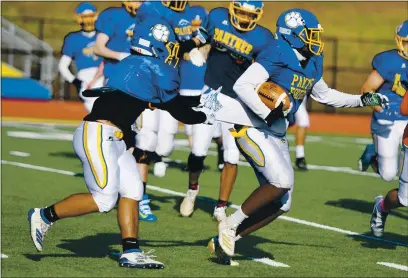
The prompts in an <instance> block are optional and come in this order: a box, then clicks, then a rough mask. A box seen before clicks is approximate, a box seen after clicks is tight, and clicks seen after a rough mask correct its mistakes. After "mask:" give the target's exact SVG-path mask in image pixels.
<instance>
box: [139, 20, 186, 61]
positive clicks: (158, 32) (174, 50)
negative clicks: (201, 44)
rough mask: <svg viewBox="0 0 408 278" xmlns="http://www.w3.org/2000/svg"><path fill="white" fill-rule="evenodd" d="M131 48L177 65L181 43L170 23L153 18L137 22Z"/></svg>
mask: <svg viewBox="0 0 408 278" xmlns="http://www.w3.org/2000/svg"><path fill="white" fill-rule="evenodd" d="M133 34H134V35H133V37H132V40H131V49H132V50H133V51H135V52H137V53H139V54H141V55H145V56H150V57H155V58H158V59H160V60H162V61H163V62H164V63H165V64H169V65H173V66H174V67H176V66H177V64H178V62H179V57H178V52H179V49H180V45H179V43H178V42H177V40H176V35H175V34H174V31H173V29H172V27H171V26H170V24H169V23H168V22H167V21H165V20H163V19H160V18H151V19H147V20H145V21H142V22H141V23H139V24H136V26H135V29H134V30H133Z"/></svg>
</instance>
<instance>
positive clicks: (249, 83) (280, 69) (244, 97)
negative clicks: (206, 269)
mask: <svg viewBox="0 0 408 278" xmlns="http://www.w3.org/2000/svg"><path fill="white" fill-rule="evenodd" d="M322 32H323V28H322V26H321V25H320V23H319V21H318V20H317V18H316V17H315V16H314V14H312V13H311V12H309V11H306V10H303V9H291V10H287V11H285V12H283V13H282V14H281V15H280V16H279V18H278V20H277V30H276V33H277V39H276V40H274V41H272V42H270V45H269V46H268V47H267V48H265V49H264V50H263V51H262V52H261V53H260V54H259V55H258V56H257V57H256V59H255V62H254V63H253V64H252V65H251V66H250V67H249V68H248V69H247V70H246V71H245V73H244V74H243V75H242V76H241V77H240V78H239V79H238V80H237V81H236V83H235V85H234V87H233V89H234V91H235V92H236V93H237V95H238V97H239V99H240V101H242V102H243V103H244V104H245V106H246V107H248V108H249V109H250V110H251V111H252V112H251V113H252V114H248V113H246V112H245V110H242V109H238V110H236V113H234V114H233V115H228V116H229V117H230V118H231V117H232V118H235V120H236V123H238V124H239V123H240V119H241V118H243V117H248V116H251V115H254V116H251V117H256V119H257V120H258V121H259V122H260V124H258V125H257V127H256V128H255V127H250V126H242V125H236V126H235V129H236V131H235V137H236V142H237V145H238V146H239V149H240V151H241V153H242V154H243V155H244V156H245V158H246V159H247V161H248V162H249V163H250V164H251V166H252V168H253V169H254V171H255V174H256V176H257V178H258V181H259V187H258V188H257V189H256V190H255V191H254V192H253V193H252V194H251V195H250V196H249V197H248V198H247V199H246V200H245V201H244V203H243V204H242V205H241V206H240V208H239V209H238V210H237V211H236V212H235V213H233V214H232V215H230V216H228V217H227V218H226V219H223V220H221V221H220V222H219V225H218V237H214V238H212V239H211V241H210V242H209V248H210V250H211V251H212V252H216V254H217V256H218V258H219V259H220V260H221V262H223V263H227V264H229V263H230V260H229V256H232V255H234V252H235V242H236V241H237V240H238V239H240V238H241V237H243V236H246V235H248V234H249V233H252V232H254V231H256V230H258V229H260V228H262V227H263V226H265V225H267V224H269V223H270V222H272V221H273V220H274V219H276V218H277V217H278V216H279V215H281V214H283V213H285V212H287V211H289V209H290V206H291V199H292V191H293V184H294V172H293V167H292V163H291V161H290V155H289V147H288V142H287V140H286V137H285V135H286V130H287V127H288V118H290V119H293V117H294V114H295V113H296V111H297V109H298V108H299V106H300V104H301V103H302V101H303V98H304V97H305V96H307V95H310V96H311V97H312V98H313V99H314V100H316V101H318V102H320V103H323V104H326V105H331V106H334V107H362V106H374V105H385V104H386V97H384V96H382V95H379V94H376V93H364V94H363V95H351V94H345V93H342V92H339V91H336V90H334V89H331V88H329V87H328V86H327V84H326V83H325V82H324V80H323V79H322V75H323V53H322V51H323V42H322V40H321V34H322ZM267 80H270V81H271V82H273V83H275V84H277V85H279V86H280V87H281V88H283V89H284V90H285V91H286V92H287V93H288V95H289V98H290V102H291V105H290V106H289V108H288V109H286V110H283V102H280V103H279V101H278V102H277V105H278V106H277V108H276V109H273V110H271V109H270V108H268V106H266V105H265V104H264V103H263V102H262V100H261V99H260V98H259V97H258V94H257V88H259V86H261V85H262V84H263V83H264V82H266V81H267ZM204 98H206V99H210V100H211V99H218V100H220V105H221V106H223V107H224V106H225V107H230V105H228V103H225V102H224V103H223V102H222V101H221V100H222V98H226V97H225V96H220V95H218V96H217V95H216V94H213V96H212V97H210V98H209V96H204ZM230 100H231V101H235V102H237V101H236V100H233V99H230ZM282 101H283V100H282ZM220 111H222V109H221V110H220ZM218 113H219V112H217V116H216V119H217V120H222V118H220V117H221V116H220V115H218ZM231 113H232V111H231V112H230V114H231Z"/></svg>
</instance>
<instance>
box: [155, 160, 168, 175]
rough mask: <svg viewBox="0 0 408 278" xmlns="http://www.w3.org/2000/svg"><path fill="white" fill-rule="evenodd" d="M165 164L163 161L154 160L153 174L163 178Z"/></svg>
mask: <svg viewBox="0 0 408 278" xmlns="http://www.w3.org/2000/svg"><path fill="white" fill-rule="evenodd" d="M166 169H167V164H166V163H165V162H163V161H160V162H156V163H155V164H154V168H153V174H154V175H155V176H156V177H159V178H163V177H164V176H165V175H166Z"/></svg>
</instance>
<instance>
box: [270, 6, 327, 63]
mask: <svg viewBox="0 0 408 278" xmlns="http://www.w3.org/2000/svg"><path fill="white" fill-rule="evenodd" d="M276 27H277V28H276V33H277V35H278V36H280V37H281V38H283V39H284V40H285V41H286V42H288V43H289V44H290V46H291V47H292V48H295V49H302V50H308V51H309V52H311V53H313V54H314V55H320V54H321V53H322V52H323V47H324V43H323V42H322V35H321V34H322V33H323V28H322V26H321V25H320V23H319V21H318V20H317V18H316V16H315V15H314V14H313V13H311V12H309V11H306V10H303V9H290V10H287V11H285V12H283V13H282V14H281V15H280V16H279V18H278V21H277V22H276Z"/></svg>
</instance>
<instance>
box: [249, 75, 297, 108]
mask: <svg viewBox="0 0 408 278" xmlns="http://www.w3.org/2000/svg"><path fill="white" fill-rule="evenodd" d="M257 93H258V96H259V98H260V99H261V100H262V102H263V103H265V105H266V106H267V107H268V108H269V109H271V110H273V109H275V108H276V107H278V106H279V103H280V102H281V101H282V102H283V111H285V110H287V109H289V107H290V99H289V96H288V95H287V94H286V92H285V90H284V89H282V88H281V87H280V86H279V85H277V84H275V83H272V82H265V83H263V84H261V85H260V86H259V87H258V88H257Z"/></svg>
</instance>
